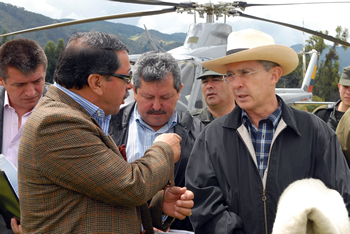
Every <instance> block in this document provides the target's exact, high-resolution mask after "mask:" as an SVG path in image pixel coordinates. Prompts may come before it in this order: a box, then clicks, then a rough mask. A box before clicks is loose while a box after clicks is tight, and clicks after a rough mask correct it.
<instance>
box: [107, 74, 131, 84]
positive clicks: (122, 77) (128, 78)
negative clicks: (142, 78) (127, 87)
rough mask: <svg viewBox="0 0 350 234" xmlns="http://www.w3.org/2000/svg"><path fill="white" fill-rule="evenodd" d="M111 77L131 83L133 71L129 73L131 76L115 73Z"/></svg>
mask: <svg viewBox="0 0 350 234" xmlns="http://www.w3.org/2000/svg"><path fill="white" fill-rule="evenodd" d="M111 76H114V77H117V78H119V79H122V80H124V81H125V82H126V83H128V84H129V83H130V82H131V79H132V71H129V75H121V74H117V73H113V74H112V75H111Z"/></svg>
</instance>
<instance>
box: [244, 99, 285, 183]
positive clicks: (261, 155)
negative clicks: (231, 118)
mask: <svg viewBox="0 0 350 234" xmlns="http://www.w3.org/2000/svg"><path fill="white" fill-rule="evenodd" d="M281 116H282V107H281V104H280V105H279V107H278V108H277V109H276V110H275V111H274V112H273V113H272V114H270V115H269V116H268V117H267V118H266V119H262V120H260V121H259V127H258V128H256V127H255V126H254V124H252V123H251V121H250V119H249V116H248V115H247V113H246V112H245V111H244V110H242V122H243V124H244V126H245V127H246V128H247V130H248V132H249V133H250V137H251V139H252V143H253V147H254V150H255V154H256V160H257V164H258V165H257V166H258V170H259V173H260V176H261V178H263V177H264V172H265V170H266V168H267V163H268V159H269V152H270V147H271V142H272V138H273V134H274V133H275V131H276V128H277V125H278V123H279V122H280V120H281Z"/></svg>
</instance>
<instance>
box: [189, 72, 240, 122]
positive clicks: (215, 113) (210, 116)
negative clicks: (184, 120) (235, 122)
mask: <svg viewBox="0 0 350 234" xmlns="http://www.w3.org/2000/svg"><path fill="white" fill-rule="evenodd" d="M197 79H201V80H202V93H203V97H204V100H205V103H206V104H207V107H205V108H203V109H195V110H192V111H191V112H190V113H191V115H192V116H194V117H196V118H198V119H199V120H200V121H201V122H202V123H203V124H204V125H208V124H209V123H210V122H211V121H213V120H214V119H216V118H218V117H220V116H224V115H226V114H228V113H230V112H231V111H232V110H233V108H235V99H234V98H233V91H232V87H231V86H230V85H229V84H228V83H227V82H226V76H224V75H223V74H220V73H217V72H214V71H210V70H208V69H205V68H203V72H202V75H200V76H199V77H197Z"/></svg>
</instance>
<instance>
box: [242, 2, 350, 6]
mask: <svg viewBox="0 0 350 234" xmlns="http://www.w3.org/2000/svg"><path fill="white" fill-rule="evenodd" d="M322 3H350V1H345V2H300V3H271V4H248V3H247V2H236V6H237V7H240V8H246V7H251V6H283V5H305V4H322Z"/></svg>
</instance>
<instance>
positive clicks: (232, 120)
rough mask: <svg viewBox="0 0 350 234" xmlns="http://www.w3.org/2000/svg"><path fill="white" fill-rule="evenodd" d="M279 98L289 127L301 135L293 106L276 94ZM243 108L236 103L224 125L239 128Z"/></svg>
mask: <svg viewBox="0 0 350 234" xmlns="http://www.w3.org/2000/svg"><path fill="white" fill-rule="evenodd" d="M276 98H277V100H278V101H279V102H280V103H281V105H282V119H283V120H284V122H285V123H286V124H287V126H288V127H290V128H292V129H293V130H294V131H295V132H296V133H297V134H298V135H301V134H300V132H299V130H298V127H297V124H296V122H295V116H294V113H293V110H292V107H290V106H288V105H287V104H286V103H285V102H284V101H283V100H282V98H281V97H280V96H278V95H276ZM241 116H242V109H241V108H240V107H239V106H238V105H236V108H234V109H233V111H231V113H229V114H228V115H227V118H226V120H225V122H224V124H223V127H226V128H233V129H238V128H239V127H240V126H241V125H242V119H241Z"/></svg>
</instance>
